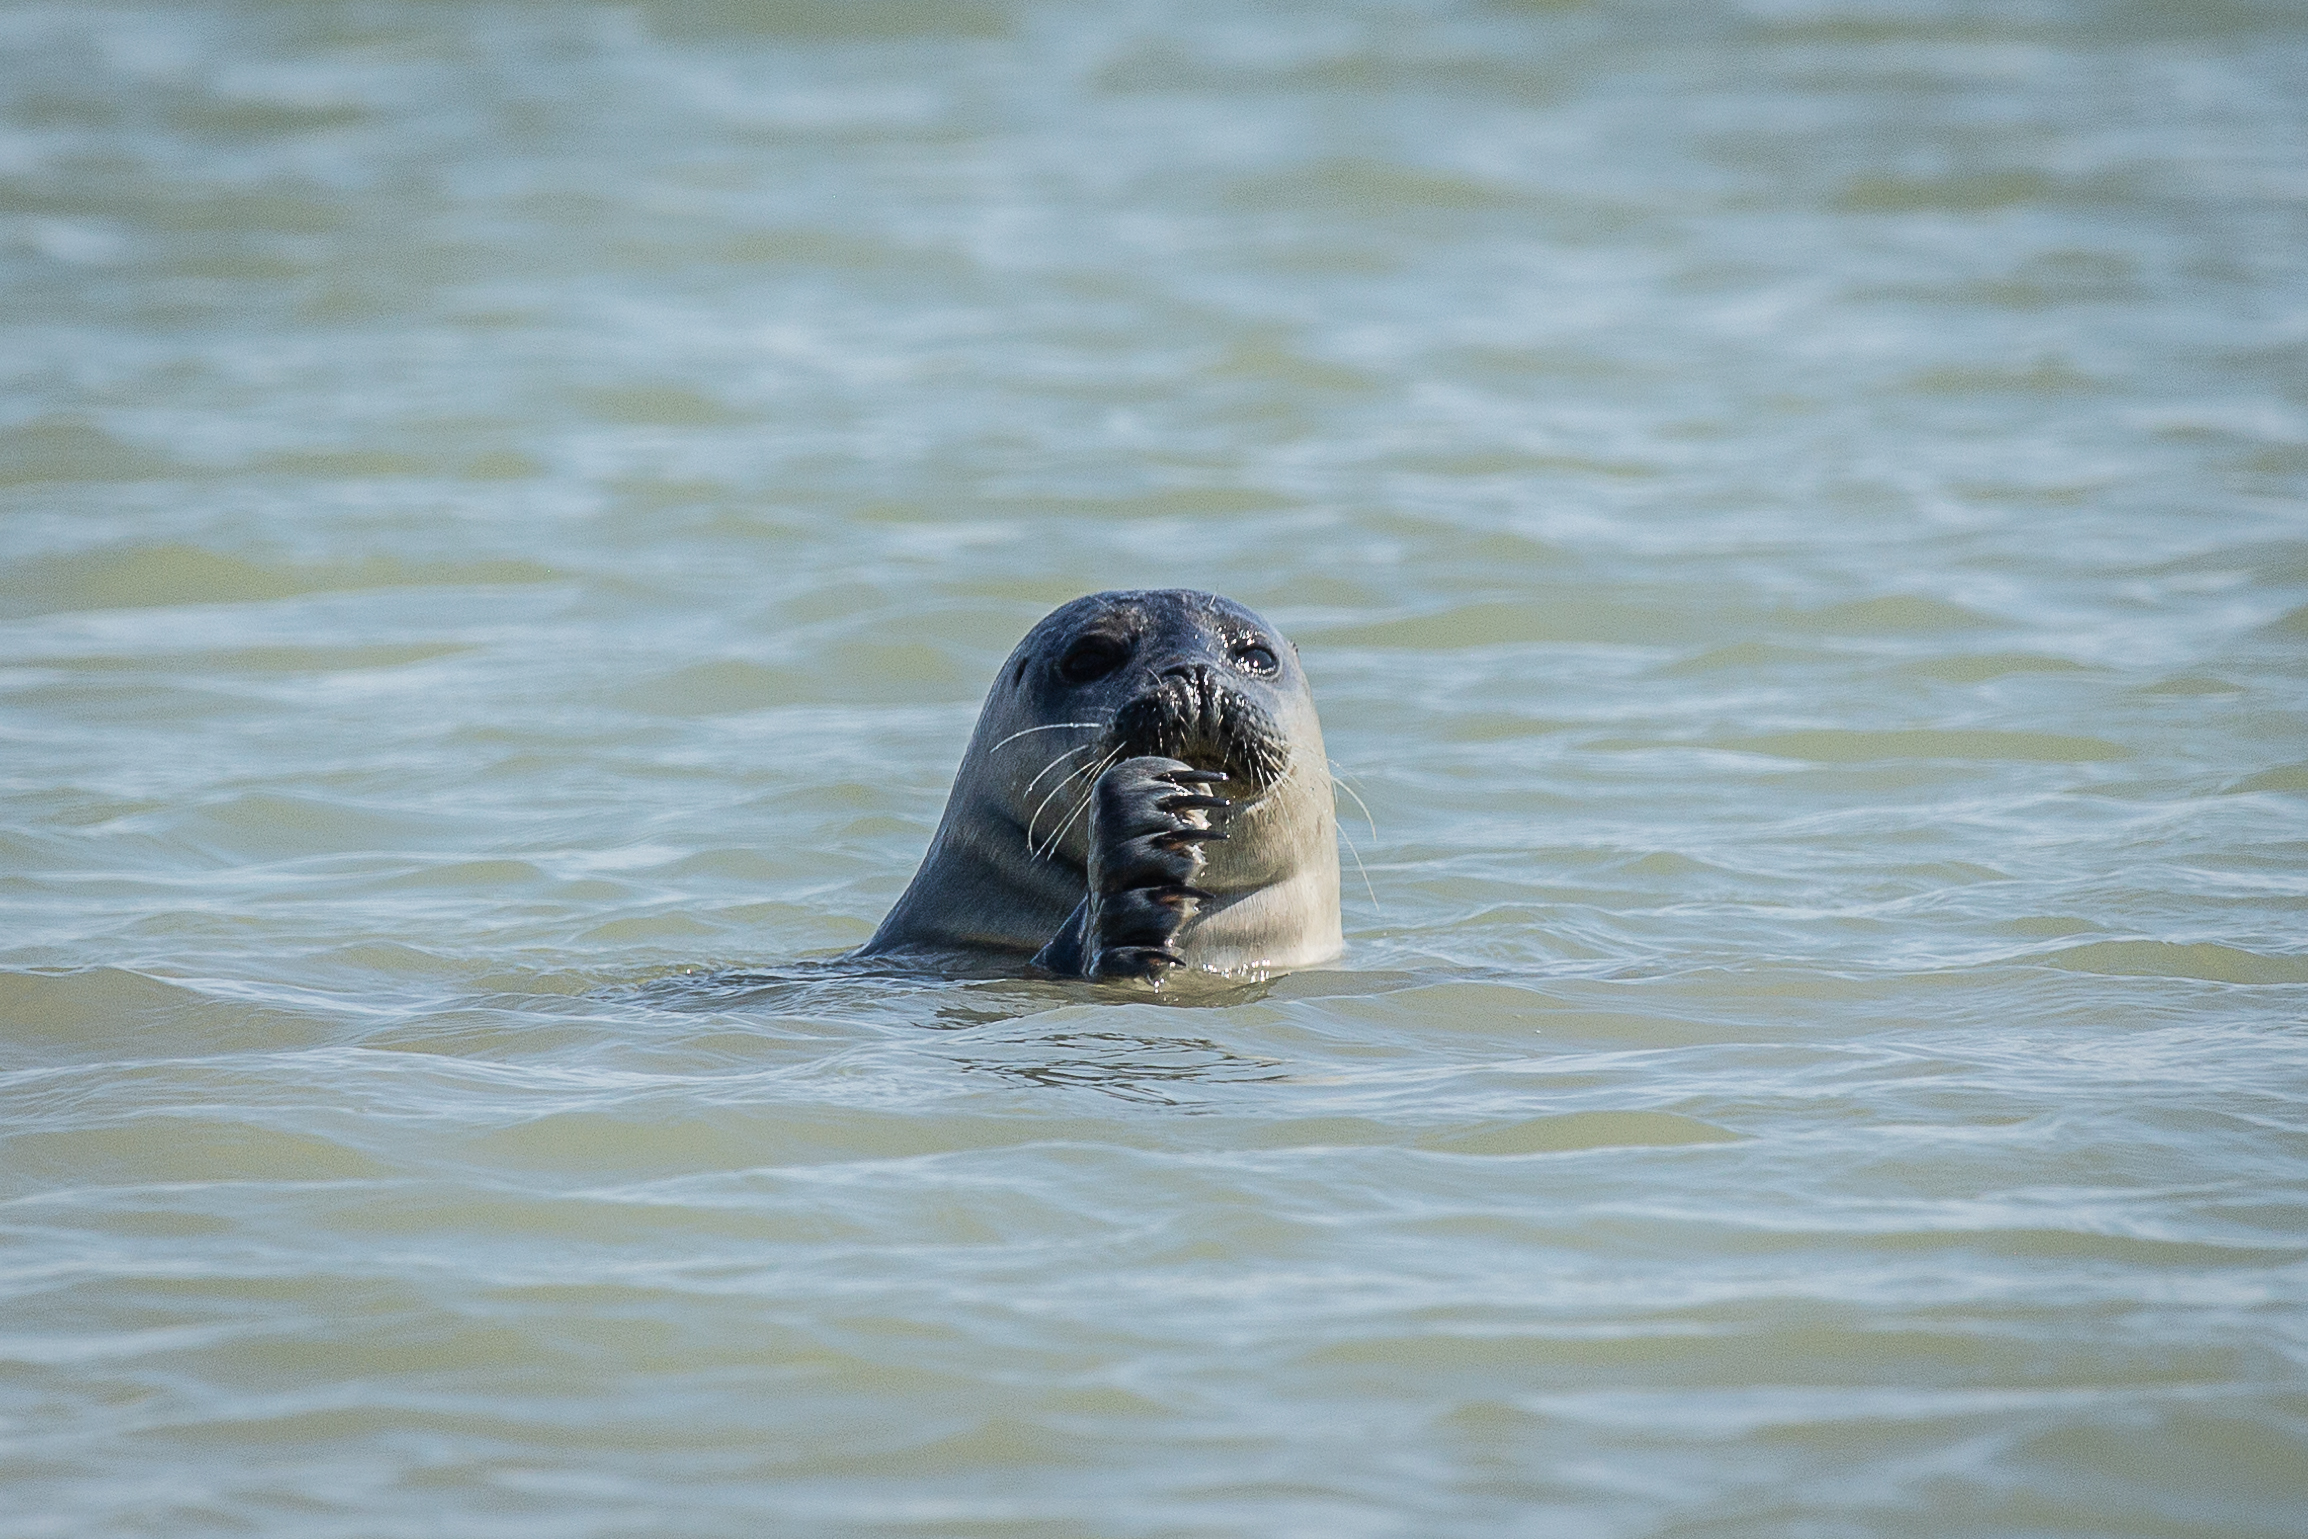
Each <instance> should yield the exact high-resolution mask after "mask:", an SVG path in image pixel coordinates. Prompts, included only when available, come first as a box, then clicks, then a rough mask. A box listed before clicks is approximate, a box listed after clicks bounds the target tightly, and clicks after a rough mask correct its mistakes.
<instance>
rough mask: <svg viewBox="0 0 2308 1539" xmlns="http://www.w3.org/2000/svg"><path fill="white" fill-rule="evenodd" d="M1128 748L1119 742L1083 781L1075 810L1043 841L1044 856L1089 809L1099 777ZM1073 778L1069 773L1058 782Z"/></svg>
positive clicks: (1055, 846) (1061, 783)
mask: <svg viewBox="0 0 2308 1539" xmlns="http://www.w3.org/2000/svg"><path fill="white" fill-rule="evenodd" d="M1128 749H1129V745H1128V744H1126V743H1118V744H1116V745H1115V747H1114V751H1113V752H1112V753H1110V754H1108V755H1106V757H1105V758H1103V759H1100V760H1099V761H1098V767H1097V768H1096V769H1094V770H1092V771H1091V772H1090V778H1089V779H1088V780H1087V781H1085V782H1084V783H1083V784H1084V790H1083V792H1082V799H1081V800H1080V801H1078V802H1076V803H1075V804H1074V810H1073V811H1072V812H1069V813H1067V814H1066V821H1065V822H1063V823H1060V824H1059V825H1058V827H1057V830H1056V831H1055V832H1054V833H1052V834H1051V835H1050V837H1049V839H1048V840H1046V841H1045V842H1044V843H1043V845H1042V855H1043V857H1044V858H1047V857H1048V856H1049V855H1050V853H1051V852H1052V851H1054V850H1056V849H1057V848H1058V841H1059V840H1061V839H1063V838H1065V837H1066V830H1067V829H1069V828H1072V827H1073V826H1074V820H1075V819H1076V818H1078V817H1080V816H1081V815H1082V814H1083V813H1084V812H1086V811H1088V810H1089V806H1090V802H1091V800H1092V799H1093V798H1094V797H1096V796H1097V794H1098V777H1099V776H1100V775H1103V774H1105V773H1106V767H1107V766H1108V765H1110V764H1112V763H1113V762H1114V761H1115V760H1117V759H1119V758H1121V757H1122V755H1123V754H1124V753H1126V752H1127V751H1128ZM1073 778H1074V777H1073V776H1071V775H1068V776H1067V777H1066V780H1061V781H1059V782H1058V784H1060V785H1061V786H1063V785H1064V784H1066V781H1068V780H1072V779H1073Z"/></svg>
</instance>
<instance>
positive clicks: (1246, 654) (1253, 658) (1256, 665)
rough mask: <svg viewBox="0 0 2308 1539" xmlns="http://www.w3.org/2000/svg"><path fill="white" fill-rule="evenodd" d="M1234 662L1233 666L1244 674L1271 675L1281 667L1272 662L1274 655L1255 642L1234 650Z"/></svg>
mask: <svg viewBox="0 0 2308 1539" xmlns="http://www.w3.org/2000/svg"><path fill="white" fill-rule="evenodd" d="M1234 662H1235V666H1237V667H1239V668H1241V669H1242V670H1243V671H1244V672H1245V673H1272V672H1273V671H1274V670H1275V669H1277V668H1279V667H1281V666H1282V665H1281V664H1280V663H1278V662H1276V661H1275V660H1274V654H1273V653H1272V652H1271V651H1269V650H1268V649H1267V648H1265V647H1262V646H1260V645H1258V644H1257V643H1256V642H1252V643H1251V644H1250V645H1249V646H1246V647H1237V648H1235V649H1234Z"/></svg>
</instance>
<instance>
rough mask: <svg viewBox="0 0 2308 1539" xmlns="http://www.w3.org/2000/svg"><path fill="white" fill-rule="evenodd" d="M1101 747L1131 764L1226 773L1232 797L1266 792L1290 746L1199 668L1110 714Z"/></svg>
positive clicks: (1285, 766) (1285, 767)
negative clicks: (1154, 760) (1173, 762)
mask: <svg viewBox="0 0 2308 1539" xmlns="http://www.w3.org/2000/svg"><path fill="white" fill-rule="evenodd" d="M1106 742H1107V746H1108V747H1109V748H1119V749H1121V750H1122V751H1123V753H1124V754H1125V756H1128V757H1136V756H1138V755H1141V754H1152V755H1155V756H1158V757H1160V758H1165V759H1177V760H1180V761H1182V762H1184V763H1187V764H1191V765H1193V766H1194V767H1195V768H1196V769H1215V770H1224V771H1225V772H1226V775H1227V779H1228V782H1229V784H1228V786H1227V794H1228V795H1230V796H1234V797H1236V798H1240V797H1242V796H1244V795H1245V794H1246V793H1247V794H1256V793H1257V792H1262V791H1265V790H1268V789H1270V788H1271V787H1273V786H1274V785H1275V784H1276V783H1278V782H1279V781H1280V780H1281V779H1282V777H1283V776H1284V775H1285V774H1286V773H1288V772H1289V769H1290V741H1289V739H1288V738H1287V737H1285V736H1284V735H1283V733H1282V731H1281V729H1280V728H1279V727H1277V726H1276V725H1275V722H1274V718H1273V717H1271V716H1269V715H1268V714H1267V713H1266V709H1265V708H1264V707H1263V706H1261V705H1259V704H1258V702H1257V701H1255V700H1252V699H1250V698H1248V697H1247V696H1244V695H1241V694H1237V693H1236V692H1235V691H1233V690H1231V689H1229V688H1227V687H1226V684H1225V681H1224V680H1223V679H1221V678H1220V677H1219V676H1218V675H1217V674H1215V673H1214V672H1213V671H1212V670H1211V669H1210V668H1209V667H1208V666H1207V665H1205V664H1200V663H1196V664H1192V665H1189V666H1184V667H1179V668H1173V669H1170V670H1168V671H1167V672H1165V673H1164V674H1163V675H1162V677H1161V678H1160V679H1159V680H1157V681H1156V683H1155V685H1154V687H1153V688H1152V689H1150V690H1148V691H1147V692H1146V693H1144V694H1142V695H1140V696H1138V697H1137V698H1136V699H1135V700H1132V701H1131V702H1130V703H1129V704H1127V705H1125V706H1123V707H1122V709H1121V710H1119V711H1117V712H1115V713H1114V720H1113V724H1112V725H1111V726H1110V727H1108V729H1107V735H1106Z"/></svg>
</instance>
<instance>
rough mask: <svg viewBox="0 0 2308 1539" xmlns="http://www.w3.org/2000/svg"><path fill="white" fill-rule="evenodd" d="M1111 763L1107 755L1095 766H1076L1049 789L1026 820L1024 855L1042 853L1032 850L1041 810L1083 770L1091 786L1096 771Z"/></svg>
mask: <svg viewBox="0 0 2308 1539" xmlns="http://www.w3.org/2000/svg"><path fill="white" fill-rule="evenodd" d="M1091 746H1092V747H1095V746H1096V745H1095V744H1092V745H1091ZM1114 752H1115V753H1120V752H1121V749H1119V748H1117V749H1115V750H1114ZM1113 762H1114V755H1113V754H1108V755H1107V756H1106V757H1105V758H1104V759H1102V760H1100V761H1099V762H1098V763H1097V764H1096V765H1076V766H1075V767H1074V769H1073V770H1072V771H1071V772H1070V773H1069V774H1067V775H1066V776H1065V777H1064V778H1062V779H1061V780H1059V782H1058V783H1057V784H1056V785H1054V786H1052V787H1050V794H1049V795H1047V796H1045V797H1043V798H1042V800H1041V801H1040V802H1039V803H1038V804H1036V806H1035V808H1034V815H1033V816H1032V817H1030V818H1028V819H1026V853H1027V854H1029V855H1033V856H1036V857H1039V856H1040V854H1041V853H1042V852H1040V851H1038V850H1036V849H1035V848H1034V825H1035V824H1036V823H1039V822H1041V821H1042V809H1043V808H1044V807H1047V806H1049V805H1050V803H1052V802H1054V801H1056V800H1057V799H1058V797H1059V796H1060V795H1061V794H1063V793H1064V791H1065V789H1066V787H1068V786H1069V785H1072V784H1073V783H1074V781H1075V780H1076V779H1077V778H1079V777H1080V776H1081V774H1082V772H1083V770H1085V769H1088V770H1091V771H1092V774H1091V776H1090V780H1091V783H1092V784H1093V785H1095V784H1096V783H1097V779H1098V776H1097V773H1096V771H1099V770H1103V769H1104V768H1105V767H1106V766H1107V765H1108V764H1111V763H1113ZM1043 773H1044V774H1048V773H1049V771H1047V770H1044V771H1043ZM1029 789H1031V788H1029ZM1068 821H1072V820H1071V819H1069V820H1068Z"/></svg>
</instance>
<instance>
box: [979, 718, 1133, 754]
mask: <svg viewBox="0 0 2308 1539" xmlns="http://www.w3.org/2000/svg"><path fill="white" fill-rule="evenodd" d="M1104 725H1106V724H1105V723H1104V722H1102V721H1053V722H1050V723H1048V724H1046V725H1044V726H1039V727H1028V728H1026V729H1025V730H1024V731H1021V732H1013V733H1011V734H1010V735H1009V736H1008V737H1006V738H1003V739H1002V740H1001V741H1000V742H998V743H996V744H995V745H994V746H993V747H991V748H989V749H987V750H986V752H988V753H1000V752H1001V751H1002V750H1003V749H1005V748H1007V747H1009V746H1010V745H1011V744H1012V743H1015V742H1016V741H1017V740H1018V739H1019V738H1022V737H1031V736H1032V735H1033V734H1034V733H1037V732H1055V731H1057V730H1058V729H1059V728H1061V727H1103V726H1104Z"/></svg>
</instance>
